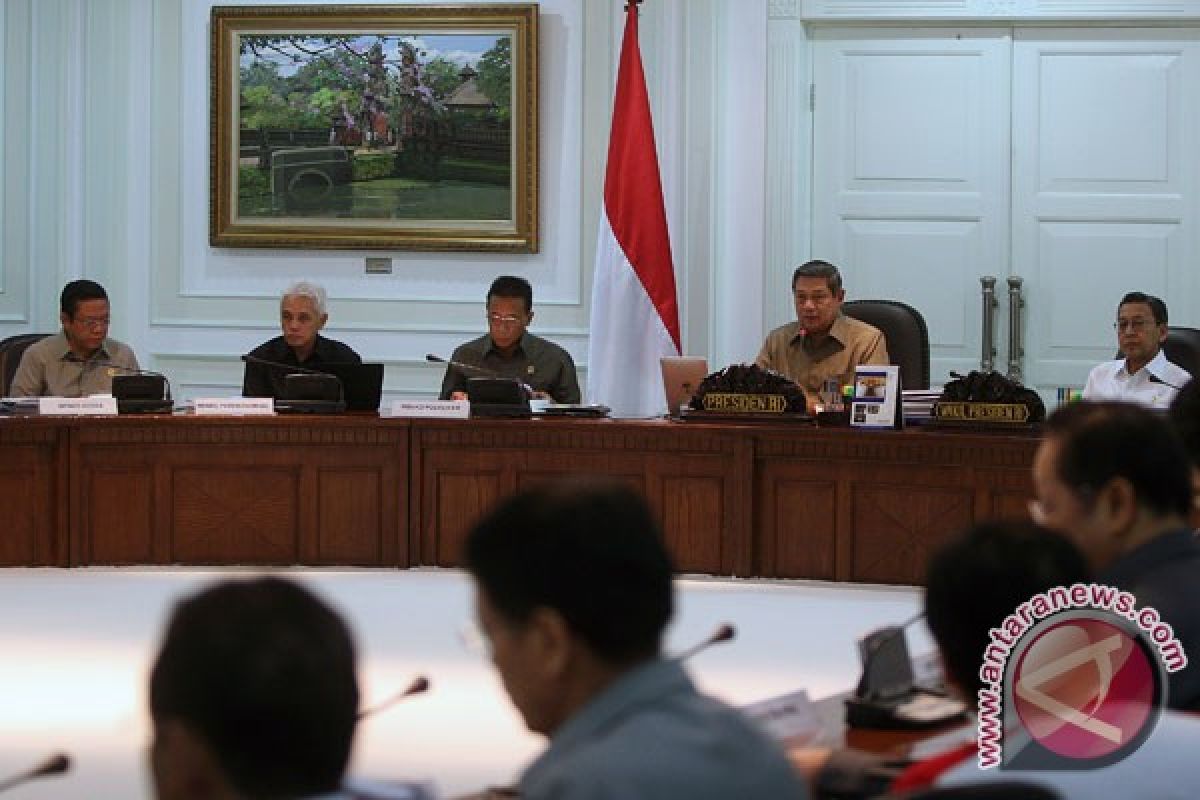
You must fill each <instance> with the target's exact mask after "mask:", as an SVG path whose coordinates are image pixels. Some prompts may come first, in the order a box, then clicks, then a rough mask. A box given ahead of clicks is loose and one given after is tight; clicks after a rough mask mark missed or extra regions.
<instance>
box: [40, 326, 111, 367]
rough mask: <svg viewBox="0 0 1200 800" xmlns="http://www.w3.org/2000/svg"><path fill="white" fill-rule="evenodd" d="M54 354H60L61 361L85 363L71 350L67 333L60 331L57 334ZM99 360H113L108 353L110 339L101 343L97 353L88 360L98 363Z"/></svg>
mask: <svg viewBox="0 0 1200 800" xmlns="http://www.w3.org/2000/svg"><path fill="white" fill-rule="evenodd" d="M54 352H56V353H58V354H59V355H58V360H59V361H83V359H81V358H79V356H77V355H75V351H74V350H72V349H71V342H70V340H69V339H67V333H66V331H59V332H58V333H57V334H55V342H54ZM97 359H103V360H105V361H109V360H111V359H112V356H111V355H109V352H108V339H105V340H104V341H103V342H101V343H100V347H99V348H98V349H97V350H96V352H94V353H92V355H91V357H90V358H88V359H87V360H88V361H96V360H97Z"/></svg>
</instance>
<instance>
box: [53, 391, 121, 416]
mask: <svg viewBox="0 0 1200 800" xmlns="http://www.w3.org/2000/svg"><path fill="white" fill-rule="evenodd" d="M38 413H39V414H41V415H42V416H44V417H79V416H98V417H115V416H116V415H117V399H116V398H115V397H112V396H111V395H110V396H108V397H39V398H38Z"/></svg>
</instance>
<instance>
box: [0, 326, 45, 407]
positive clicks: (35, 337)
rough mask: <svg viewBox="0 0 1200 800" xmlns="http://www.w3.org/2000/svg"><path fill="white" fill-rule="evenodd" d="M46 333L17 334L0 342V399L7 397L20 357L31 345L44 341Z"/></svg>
mask: <svg viewBox="0 0 1200 800" xmlns="http://www.w3.org/2000/svg"><path fill="white" fill-rule="evenodd" d="M49 335H50V334H48V333H19V334H17V335H16V336H10V337H8V338H7V339H5V340H3V341H0V397H8V394H9V388H10V387H11V386H12V382H13V378H14V377H15V376H16V374H17V367H18V366H20V364H21V356H22V355H24V354H25V351H26V350H28V349H29V346H30V345H32V344H37V343H38V342H40V341H41V340H42V339H45V338H46V337H47V336H49Z"/></svg>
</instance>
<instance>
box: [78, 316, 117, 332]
mask: <svg viewBox="0 0 1200 800" xmlns="http://www.w3.org/2000/svg"><path fill="white" fill-rule="evenodd" d="M111 321H112V319H111V318H110V317H75V322H77V323H79V324H80V325H82V326H83V327H85V328H90V329H92V330H99V329H100V328H107V327H108V324H109V323H110V322H111Z"/></svg>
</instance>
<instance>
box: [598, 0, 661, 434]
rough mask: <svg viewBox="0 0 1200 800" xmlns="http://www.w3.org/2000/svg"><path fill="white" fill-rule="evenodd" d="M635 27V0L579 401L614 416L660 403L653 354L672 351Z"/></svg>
mask: <svg viewBox="0 0 1200 800" xmlns="http://www.w3.org/2000/svg"><path fill="white" fill-rule="evenodd" d="M637 34H638V18H637V3H634V2H631V3H629V4H628V5H627V6H626V13H625V38H624V41H623V42H622V43H621V65H620V70H619V71H618V73H617V94H616V100H615V102H614V104H613V120H612V133H611V134H610V137H609V142H608V170H607V172H606V173H605V176H604V213H603V214H602V215H601V217H600V235H599V237H598V239H599V240H598V241H597V243H596V268H595V276H594V281H593V284H592V321H591V322H592V324H591V343H590V348H589V353H588V381H587V386H588V392H587V394H588V402H590V403H603V404H605V405H607V406H609V407H610V408H611V409H612V410H613V415H614V416H619V417H642V416H654V415H657V414H661V413H663V411H665V410H666V407H667V401H666V398H665V397H664V396H663V388H662V371H661V368H660V366H659V359H660V358H662V357H663V356H677V355H679V352H680V348H679V306H678V304H677V302H676V299H675V267H674V265H673V264H672V261H671V239H670V237H669V236H668V235H667V214H666V210H665V208H664V206H663V194H662V184H661V183H660V182H659V177H658V156H657V155H656V154H655V152H654V125H653V123H652V122H651V120H650V100H649V98H648V97H647V95H646V76H645V74H644V73H643V72H642V56H641V52H640V51H639V49H638V35H637Z"/></svg>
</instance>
